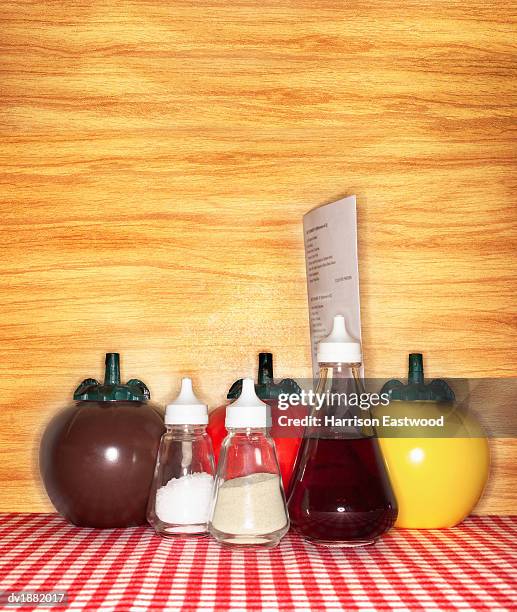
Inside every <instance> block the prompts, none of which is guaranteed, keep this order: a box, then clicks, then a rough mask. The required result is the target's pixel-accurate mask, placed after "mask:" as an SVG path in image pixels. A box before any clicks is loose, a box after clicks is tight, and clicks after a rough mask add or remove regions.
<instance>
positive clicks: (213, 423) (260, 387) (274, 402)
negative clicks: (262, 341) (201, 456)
mask: <svg viewBox="0 0 517 612" xmlns="http://www.w3.org/2000/svg"><path fill="white" fill-rule="evenodd" d="M241 391H242V379H239V380H236V381H235V382H234V383H233V384H232V386H231V387H230V390H229V391H228V394H227V396H226V397H227V398H228V400H230V402H232V401H234V400H236V399H237V398H238V397H239V395H240V394H241ZM255 393H256V394H257V396H258V397H259V398H260V399H261V400H262V401H263V402H266V403H267V404H269V405H270V406H271V415H272V421H273V427H272V429H271V437H272V438H273V440H274V441H275V450H276V454H277V457H278V463H279V465H280V473H281V475H282V484H283V486H284V490H287V488H288V486H289V480H290V478H291V474H292V472H293V468H294V463H295V461H296V455H297V453H298V448H299V446H300V442H301V438H300V437H298V436H296V435H294V434H291V435H289V436H285V432H284V431H283V429H284V428H282V427H279V426H278V425H277V423H278V416H279V415H289V416H291V414H292V415H293V416H300V415H299V413H297V408H295V407H291V406H290V407H289V408H288V409H287V411H286V410H279V408H278V400H279V397H281V396H282V395H283V396H288V395H291V394H293V395H296V396H299V395H300V393H301V389H300V386H299V385H298V383H297V382H296V381H295V380H293V379H292V378H284V379H282V380H280V381H278V382H275V378H274V375H273V354H272V353H259V354H258V376H257V382H256V383H255ZM227 406H228V403H226V404H223V405H222V406H218V407H217V408H214V409H213V410H211V411H210V414H209V415H208V427H207V431H208V435H209V436H210V437H211V438H212V444H213V445H214V456H215V460H216V463H217V460H218V458H219V451H220V450H221V444H222V442H223V440H224V438H225V437H226V428H225V426H224V421H225V417H226V407H227ZM295 413H296V414H295Z"/></svg>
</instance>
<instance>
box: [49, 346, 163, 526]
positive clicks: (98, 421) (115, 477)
mask: <svg viewBox="0 0 517 612" xmlns="http://www.w3.org/2000/svg"><path fill="white" fill-rule="evenodd" d="M149 399H150V393H149V389H148V388H147V387H146V386H145V384H144V383H143V382H141V381H140V380H137V379H131V380H129V381H128V382H127V383H126V384H121V382H120V356H119V354H118V353H107V354H106V373H105V379H104V383H103V384H101V383H99V382H97V381H96V380H94V379H92V378H88V379H86V380H84V381H83V382H82V383H81V385H79V387H78V388H77V389H76V391H75V393H74V400H76V401H75V402H74V403H73V404H72V405H70V406H69V407H67V408H65V409H64V410H63V411H62V412H60V413H59V414H57V415H56V416H55V417H54V418H53V419H52V420H51V421H50V423H49V424H48V426H47V428H46V430H45V432H44V434H43V438H42V440H41V445H40V455H39V460H40V471H41V476H42V479H43V482H44V484H45V488H46V490H47V493H48V496H49V497H50V499H51V501H52V503H53V504H54V506H55V507H56V509H57V510H58V512H60V513H61V514H62V515H63V516H64V517H65V518H66V519H67V520H69V521H70V522H72V523H74V524H75V525H79V526H84V527H99V528H111V527H130V526H135V525H143V524H145V522H146V507H147V499H148V497H149V491H150V488H151V484H152V480H153V473H154V465H155V460H156V454H157V451H158V445H159V443H160V438H161V435H162V434H163V432H164V425H163V420H162V417H161V415H160V413H159V412H158V407H157V406H155V405H153V404H151V403H150V402H149Z"/></svg>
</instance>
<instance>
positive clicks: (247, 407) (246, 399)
mask: <svg viewBox="0 0 517 612" xmlns="http://www.w3.org/2000/svg"><path fill="white" fill-rule="evenodd" d="M224 424H225V426H226V428H228V427H261V428H262V427H271V407H270V406H268V405H267V404H266V403H264V402H263V401H262V400H260V399H259V398H258V397H257V394H256V393H255V382H254V380H253V378H244V379H243V380H242V391H241V394H240V395H239V397H238V398H237V399H236V400H235V401H234V402H233V403H231V404H230V405H229V406H228V407H227V408H226V419H225V422H224Z"/></svg>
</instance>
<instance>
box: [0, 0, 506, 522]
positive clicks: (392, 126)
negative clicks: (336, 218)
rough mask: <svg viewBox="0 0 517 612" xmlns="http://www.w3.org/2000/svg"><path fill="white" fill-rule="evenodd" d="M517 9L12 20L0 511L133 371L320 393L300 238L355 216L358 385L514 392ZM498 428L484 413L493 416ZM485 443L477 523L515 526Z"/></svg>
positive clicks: (208, 12) (142, 9)
mask: <svg viewBox="0 0 517 612" xmlns="http://www.w3.org/2000/svg"><path fill="white" fill-rule="evenodd" d="M515 14H516V5H515V2H508V1H501V2H497V3H487V2H478V1H471V2H459V1H455V0H453V1H451V2H447V3H445V2H441V1H437V0H436V1H433V0H425V1H424V0H419V1H412V2H411V1H410V2H405V3H403V4H401V3H396V2H391V1H389V0H388V1H387V0H371V1H369V2H356V1H351V2H340V1H338V0H316V1H314V0H311V1H308V0H297V1H296V2H291V1H280V0H275V1H269V0H264V1H262V2H257V0H240V1H239V2H231V3H228V2H223V1H222V0H210V1H208V0H205V1H199V0H196V1H191V2H188V1H180V2H177V1H172V2H160V1H159V0H147V1H146V0H138V1H137V0H133V1H131V0H129V1H127V2H124V3H120V2H115V1H114V0H103V1H102V2H101V1H100V0H88V1H87V0H83V1H78V2H73V3H67V2H35V1H21V0H20V1H9V0H7V1H6V2H4V3H3V4H2V11H1V16H0V18H1V20H2V25H1V30H2V36H1V42H0V53H1V58H0V69H1V73H2V74H1V80H0V108H1V118H2V120H1V128H0V129H1V132H0V136H1V142H2V146H1V151H0V186H1V187H0V197H1V206H2V230H3V231H2V241H1V246H0V249H1V262H0V265H1V276H0V304H1V306H0V308H1V313H2V316H1V319H0V340H1V341H0V398H1V399H0V401H1V403H2V406H1V410H0V510H34V511H36V510H43V509H48V508H49V505H48V502H47V501H46V498H45V496H44V493H43V492H42V490H41V487H40V485H39V481H38V478H37V463H36V448H37V442H38V436H39V435H40V432H41V430H42V428H43V427H44V425H45V423H46V422H47V421H48V419H49V418H50V416H51V415H52V414H53V413H54V412H55V411H56V410H57V409H58V408H59V406H61V405H63V404H64V403H65V402H66V401H67V400H68V399H69V398H70V395H71V393H72V391H73V389H74V386H75V385H76V384H77V382H78V381H79V380H80V379H81V378H83V377H85V376H90V375H94V376H98V375H99V374H100V368H101V363H102V356H103V353H104V352H105V351H112V350H118V351H120V352H121V353H122V354H123V370H124V375H125V376H126V377H133V376H138V377H140V378H142V379H144V380H145V381H146V382H147V384H148V385H149V386H150V387H151V389H152V391H153V395H154V397H155V399H156V400H158V401H160V402H164V401H166V400H167V399H169V398H170V397H171V396H172V394H173V393H174V391H175V390H176V389H177V387H178V379H179V376H180V375H182V374H183V375H184V374H186V373H190V374H192V375H193V377H194V378H195V382H196V387H197V388H198V389H199V391H200V394H201V395H202V396H203V397H204V398H205V399H206V400H207V401H208V402H209V403H210V404H211V405H216V404H217V403H218V402H220V401H221V399H222V398H223V396H224V393H225V390H226V389H227V387H228V385H229V384H230V383H231V382H232V381H233V380H234V379H235V378H236V377H239V376H242V375H246V374H252V373H253V372H254V369H255V356H256V353H257V351H259V350H260V349H270V350H272V351H274V353H275V356H276V366H277V372H278V375H279V376H284V375H294V376H302V375H307V374H308V373H309V372H310V351H309V342H308V315H307V305H306V288H305V276H304V260H303V241H302V228H301V217H302V215H303V213H304V212H306V211H307V210H309V209H311V208H312V207H314V206H316V205H319V204H321V203H324V202H328V201H333V200H335V199H337V198H338V197H341V196H343V195H346V194H350V193H356V194H357V196H358V208H359V252H360V274H361V292H362V317H363V333H364V344H365V360H366V368H367V372H368V373H369V374H370V375H372V376H393V375H398V376H400V375H402V374H403V373H404V370H405V361H406V354H407V352H408V351H412V350H422V351H424V352H425V354H426V363H427V370H428V373H429V374H430V375H442V374H447V375H449V376H454V375H456V376H515V375H516V374H517V354H516V352H515V345H516V340H517V331H516V281H515V270H516V268H515V266H516V257H517V256H516V246H517V244H516V243H517V236H516V209H515V193H516V187H517V185H516V180H515V154H516V147H515V82H516V80H515V77H516V74H515V66H516V57H515V44H514V43H515V20H513V19H512V17H514V16H515ZM487 409H489V407H487ZM516 458H517V451H516V445H515V444H514V443H513V442H511V441H504V440H501V441H498V442H497V443H496V444H494V471H493V478H492V482H491V484H490V487H489V489H488V491H487V494H486V496H485V498H484V501H483V502H482V504H481V506H480V508H479V511H480V512H484V513H487V512H517V496H516V487H515V482H516V471H517V467H516Z"/></svg>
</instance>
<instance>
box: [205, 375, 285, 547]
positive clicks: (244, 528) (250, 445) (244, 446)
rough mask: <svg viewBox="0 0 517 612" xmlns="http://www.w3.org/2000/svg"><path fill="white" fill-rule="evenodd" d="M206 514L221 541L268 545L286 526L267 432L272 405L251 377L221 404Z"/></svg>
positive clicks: (279, 485)
mask: <svg viewBox="0 0 517 612" xmlns="http://www.w3.org/2000/svg"><path fill="white" fill-rule="evenodd" d="M225 425H226V429H227V430H228V435H227V436H226V438H225V439H224V442H223V444H222V447H221V454H220V455H219V463H218V467H217V476H216V482H215V485H214V493H213V502H212V509H211V513H210V522H209V530H210V533H211V534H212V535H213V536H214V538H216V540H218V541H219V542H221V543H223V544H231V545H244V546H246V545H261V546H266V547H273V546H276V544H278V542H279V541H280V539H281V538H282V537H283V536H284V535H285V534H286V533H287V530H288V529H289V518H288V516H287V508H286V502H285V496H284V490H283V488H282V479H281V477H280V469H279V466H278V460H277V455H276V451H275V443H274V441H273V439H272V438H271V436H270V435H269V428H270V427H271V408H270V406H268V405H267V404H266V403H264V402H262V401H261V400H260V399H259V398H258V397H257V395H256V394H255V385H254V382H253V379H252V378H245V379H244V380H243V381H242V392H241V395H240V396H239V398H238V399H237V400H236V401H235V402H233V403H232V404H230V405H229V406H228V407H227V408H226V420H225Z"/></svg>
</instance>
